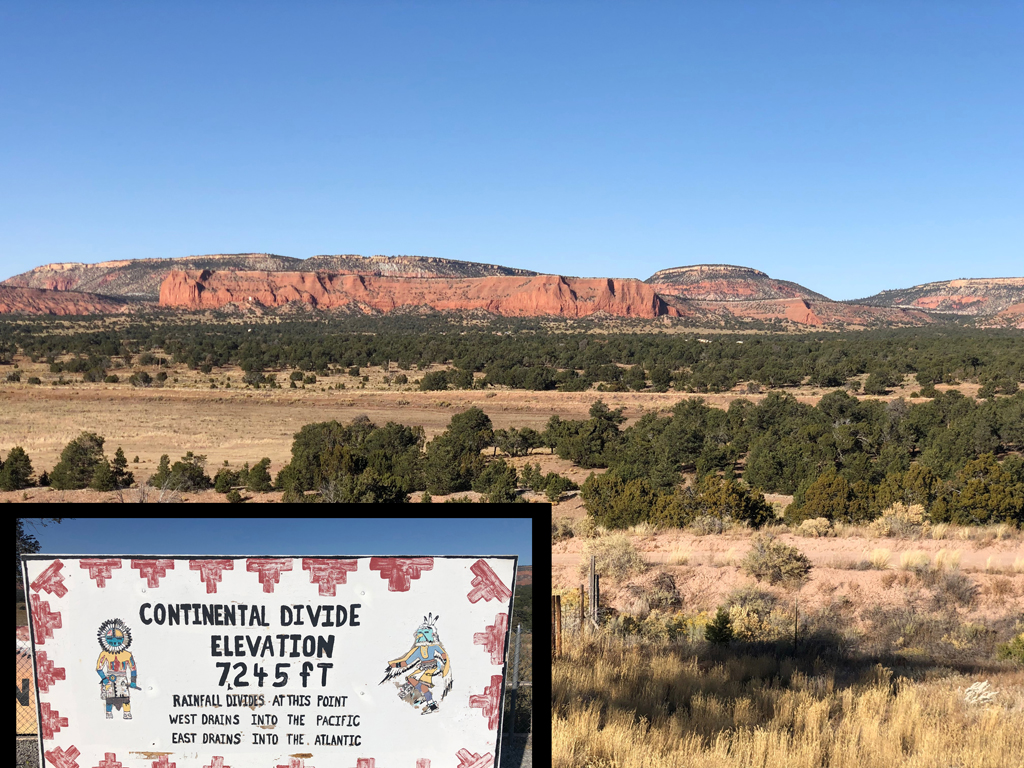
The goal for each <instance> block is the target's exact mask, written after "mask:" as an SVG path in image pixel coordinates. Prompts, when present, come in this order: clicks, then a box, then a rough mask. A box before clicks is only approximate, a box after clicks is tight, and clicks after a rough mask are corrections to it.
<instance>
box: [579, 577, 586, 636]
mask: <svg viewBox="0 0 1024 768" xmlns="http://www.w3.org/2000/svg"><path fill="white" fill-rule="evenodd" d="M583 621H584V617H583V585H582V584H580V636H581V637H582V636H583V631H584V630H585V629H586V627H585V626H583Z"/></svg>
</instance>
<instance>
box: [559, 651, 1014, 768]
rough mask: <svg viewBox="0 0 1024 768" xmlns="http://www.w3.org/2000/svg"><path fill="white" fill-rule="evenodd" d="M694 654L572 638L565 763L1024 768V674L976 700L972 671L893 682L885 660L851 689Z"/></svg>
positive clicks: (760, 661) (790, 670)
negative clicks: (971, 698)
mask: <svg viewBox="0 0 1024 768" xmlns="http://www.w3.org/2000/svg"><path fill="white" fill-rule="evenodd" d="M688 647H689V646H683V648H688ZM683 648H672V647H668V646H656V645H645V644H631V643H627V642H625V641H623V640H621V639H616V638H614V637H610V636H606V635H605V636H601V637H598V638H586V639H584V640H582V641H580V640H578V639H576V638H569V641H568V642H567V643H566V652H565V653H564V654H563V656H562V657H561V658H559V659H557V660H555V662H554V665H553V685H554V687H553V695H552V702H553V723H552V741H553V757H552V766H553V768H577V767H582V766H587V767H593V768H597V767H598V766H600V767H602V768H612V766H614V767H615V768H662V767H667V766H686V767H687V768H705V767H706V768H729V767H731V766H735V767H736V768H740V767H741V766H742V767H744V768H746V766H755V765H756V766H762V767H763V768H819V766H823V765H828V766H830V768H893V766H922V767H923V766H944V767H945V766H971V768H1019V766H1020V759H1021V757H1020V756H1021V755H1024V672H1020V671H1010V670H1009V669H1007V671H1000V672H995V673H991V674H986V675H985V679H986V680H987V681H988V682H989V683H990V684H991V687H992V688H993V689H995V690H996V691H999V694H998V695H997V696H996V697H995V698H994V700H993V703H991V704H987V705H983V704H968V703H967V702H966V701H965V699H964V690H965V689H967V688H968V687H969V686H971V685H972V684H973V683H975V682H980V681H978V680H975V679H973V678H970V677H964V676H960V675H951V676H949V677H945V678H941V677H933V678H932V679H926V680H924V681H921V682H910V681H906V680H902V681H901V682H900V684H899V685H898V686H894V685H893V682H892V679H891V671H890V670H888V669H886V668H884V667H881V666H880V665H879V666H876V667H874V668H870V667H869V668H867V669H866V670H865V671H864V673H863V674H861V675H860V677H859V679H856V680H853V681H851V682H849V683H847V684H843V685H838V684H837V683H836V681H835V679H834V677H833V675H832V674H831V673H829V672H828V671H827V670H825V669H819V670H816V671H815V673H814V674H813V675H810V676H809V675H808V674H806V673H803V672H800V671H797V670H796V669H795V667H794V664H793V662H792V661H790V660H786V659H783V660H781V661H780V660H778V659H776V658H773V657H770V656H758V657H751V656H746V657H732V658H727V659H726V660H725V661H724V662H721V663H716V664H701V663H699V662H698V659H697V658H696V657H694V656H692V655H687V651H685V650H683Z"/></svg>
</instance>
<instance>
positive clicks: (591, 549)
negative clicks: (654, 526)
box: [579, 533, 647, 581]
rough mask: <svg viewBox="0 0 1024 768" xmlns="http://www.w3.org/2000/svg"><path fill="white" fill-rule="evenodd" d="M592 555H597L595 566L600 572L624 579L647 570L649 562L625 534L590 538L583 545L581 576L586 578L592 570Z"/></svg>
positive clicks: (610, 576) (619, 579) (607, 575)
mask: <svg viewBox="0 0 1024 768" xmlns="http://www.w3.org/2000/svg"><path fill="white" fill-rule="evenodd" d="M591 555H594V556H595V557H596V560H595V563H594V567H595V568H596V569H597V572H598V574H600V575H601V576H602V577H605V578H611V579H615V580H618V581H622V580H624V579H626V578H628V577H629V576H632V575H634V574H640V573H643V572H644V571H646V570H647V563H646V562H645V561H644V559H643V557H641V555H640V553H639V552H638V551H637V549H636V547H635V546H633V542H632V541H630V540H629V537H628V536H626V535H625V534H621V533H620V534H614V535H611V536H603V537H601V538H597V539H591V540H589V541H588V542H587V543H586V544H585V545H584V546H583V557H582V558H581V559H580V567H579V574H580V577H581V578H586V577H587V575H588V574H589V572H590V557H591Z"/></svg>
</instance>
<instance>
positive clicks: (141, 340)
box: [0, 317, 1024, 397]
mask: <svg viewBox="0 0 1024 768" xmlns="http://www.w3.org/2000/svg"><path fill="white" fill-rule="evenodd" d="M503 322H504V323H505V325H502V324H501V323H499V322H498V321H492V325H493V324H494V323H498V324H497V325H495V326H494V327H490V326H489V327H487V328H485V329H480V330H478V329H476V328H473V327H469V328H468V329H467V327H465V326H462V325H458V324H455V323H453V322H446V321H443V320H441V319H439V318H436V317H435V318H421V319H419V320H413V319H411V318H393V317H386V318H372V319H370V318H350V317H342V318H337V317H336V318H332V319H326V320H323V321H322V322H321V321H316V322H313V321H311V320H309V319H292V318H280V317H278V318H273V321H272V322H268V321H256V320H253V321H251V322H248V321H239V320H238V319H235V320H234V321H232V322H224V321H220V322H216V321H199V322H195V321H190V322H187V323H186V322H184V321H181V320H175V319H174V318H173V317H168V318H163V319H162V320H161V321H160V322H156V321H155V320H154V319H152V318H149V319H146V318H140V319H135V320H130V321H125V324H124V325H123V326H122V327H116V328H115V327H110V328H103V329H95V328H92V327H91V326H89V325H88V324H87V323H85V322H84V321H70V320H62V321H56V320H52V319H37V320H32V321H26V320H21V321H13V320H3V321H0V348H2V349H3V350H4V354H3V356H0V364H2V362H3V361H4V360H6V361H7V362H10V361H11V360H12V359H13V354H14V353H15V352H17V353H20V354H23V355H26V356H28V357H29V358H30V359H32V360H33V361H36V362H38V361H45V362H48V363H49V364H50V366H51V371H52V372H54V373H63V372H71V373H77V374H81V375H82V377H83V379H84V380H86V381H104V380H107V377H108V376H110V375H111V374H109V373H108V369H109V368H110V367H111V366H112V364H113V361H114V360H115V359H119V360H120V362H121V363H122V364H123V365H127V366H129V367H130V366H132V365H133V364H134V365H135V366H137V367H147V366H154V365H155V366H158V367H165V366H168V365H187V366H189V367H190V368H192V369H194V370H197V371H201V372H203V373H210V372H211V371H213V369H214V368H217V367H223V366H228V365H232V366H239V367H241V368H242V369H243V370H244V371H245V372H246V373H251V374H253V382H255V383H260V382H259V375H260V374H263V373H266V372H271V371H284V370H289V369H291V370H293V371H297V372H303V373H304V374H309V375H314V376H328V375H335V374H341V373H344V372H347V371H350V370H353V369H356V370H358V369H360V368H365V367H367V366H385V365H387V366H389V367H392V366H395V367H397V368H398V369H399V370H402V371H412V370H414V369H419V370H425V369H427V368H428V367H430V366H437V365H444V366H449V367H450V370H448V371H442V372H431V373H428V374H426V375H424V376H423V377H422V379H421V380H420V386H421V388H423V389H431V390H443V389H457V388H470V387H488V386H507V387H512V388H516V389H530V390H553V389H558V390H562V391H584V390H587V389H591V388H593V387H595V386H597V387H598V388H600V389H603V390H605V391H626V390H634V391H640V390H652V391H660V392H665V391H668V390H669V389H675V390H678V391H687V392H697V393H705V392H706V393H713V392H723V391H727V390H730V389H732V388H733V387H735V386H736V385H737V384H739V383H741V382H749V385H748V386H750V387H751V389H752V391H757V390H758V389H759V388H761V389H785V388H790V387H795V386H798V385H801V384H806V385H811V386H815V387H820V388H837V387H847V388H861V387H863V391H864V392H865V393H867V394H874V395H880V394H884V393H885V392H887V391H888V390H889V389H891V387H893V386H894V385H896V384H898V383H900V382H901V381H903V379H904V377H907V376H910V377H912V379H913V380H914V381H915V382H916V386H918V387H919V388H920V391H919V394H920V395H921V396H923V397H929V396H932V395H933V394H934V392H935V389H934V388H935V385H936V384H958V383H962V382H973V383H978V384H981V385H982V387H983V389H982V393H981V394H982V396H983V397H988V396H992V395H996V394H1012V393H1013V392H1016V391H1017V389H1018V386H1019V384H1020V382H1021V381H1024V354H1022V352H1024V344H1022V341H1021V335H1020V333H1019V332H1017V331H1012V330H1011V331H1003V330H980V329H973V328H961V327H957V326H952V325H947V326H941V327H939V328H931V329H929V328H925V329H921V328H915V329H891V330H878V331H860V332H856V333H821V332H817V333H807V334H799V335H757V336H754V335H737V334H712V335H710V336H709V337H708V338H702V337H701V336H699V335H698V334H690V333H678V334H666V333H608V334H601V335H592V334H583V333H570V332H563V331H560V330H559V329H558V328H556V329H554V330H551V329H548V328H546V327H544V326H542V325H540V324H538V323H537V322H536V321H526V320H523V321H521V322H520V324H519V325H518V326H517V325H513V324H512V320H511V319H505V321H503ZM506 326H508V327H513V328H515V329H516V330H515V331H514V332H512V331H508V332H505V331H500V330H496V328H501V327H506ZM364 328H365V329H372V330H363V329H364ZM56 331H59V332H56ZM68 355H71V356H72V357H71V358H70V359H66V360H57V358H58V357H66V356H68ZM136 373H137V374H138V378H137V379H136V380H135V381H133V382H132V383H135V384H137V385H139V384H141V385H148V384H149V383H151V380H150V381H145V380H144V379H142V378H141V374H142V373H145V375H146V376H147V377H148V376H149V375H150V374H149V373H148V372H146V371H137V372H136ZM473 374H483V375H482V376H476V377H474V375H473ZM270 375H273V374H270ZM403 375H405V374H403ZM862 380H863V381H862Z"/></svg>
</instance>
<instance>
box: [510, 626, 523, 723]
mask: <svg viewBox="0 0 1024 768" xmlns="http://www.w3.org/2000/svg"><path fill="white" fill-rule="evenodd" d="M522 631H523V625H522V624H517V625H516V652H515V656H514V657H513V658H514V659H515V661H514V662H513V665H512V688H511V691H512V716H511V718H510V720H511V721H512V736H513V737H515V735H516V694H517V693H519V635H520V633H521V632H522Z"/></svg>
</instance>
